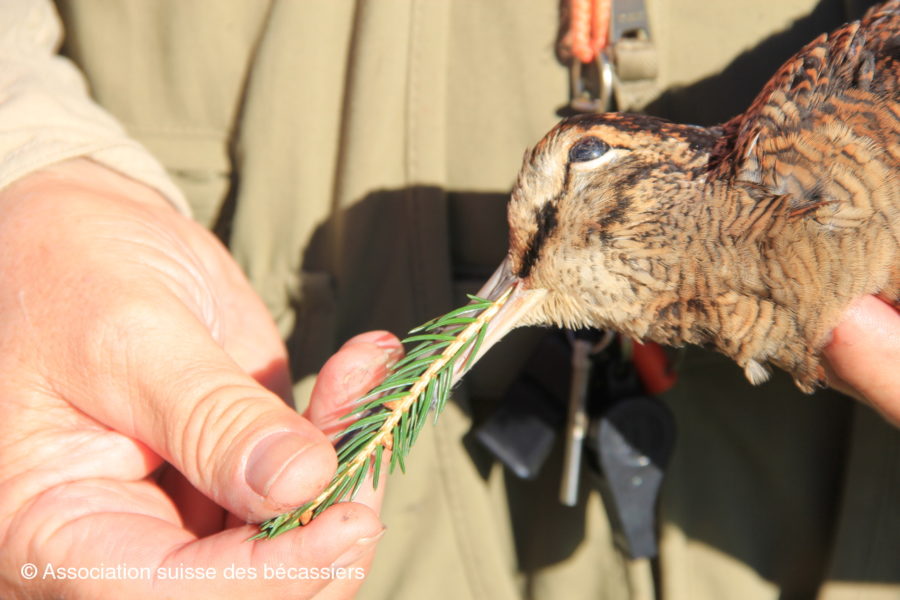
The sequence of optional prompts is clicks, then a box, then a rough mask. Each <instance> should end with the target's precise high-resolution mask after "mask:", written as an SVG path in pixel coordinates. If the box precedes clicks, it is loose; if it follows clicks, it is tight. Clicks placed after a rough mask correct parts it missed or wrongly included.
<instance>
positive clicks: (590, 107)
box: [569, 48, 615, 113]
mask: <svg viewBox="0 0 900 600" xmlns="http://www.w3.org/2000/svg"><path fill="white" fill-rule="evenodd" d="M569 77H570V83H571V89H570V98H571V99H570V100H569V108H570V109H572V110H573V111H575V112H580V113H602V112H608V111H609V110H611V109H612V98H613V86H614V85H615V79H614V75H613V66H612V61H611V60H610V58H609V53H608V52H607V50H606V49H605V48H604V49H603V50H602V51H601V52H600V53H599V54H598V55H597V60H595V61H594V62H592V63H582V62H581V61H580V60H578V59H575V58H573V59H572V65H571V67H570V69H569Z"/></svg>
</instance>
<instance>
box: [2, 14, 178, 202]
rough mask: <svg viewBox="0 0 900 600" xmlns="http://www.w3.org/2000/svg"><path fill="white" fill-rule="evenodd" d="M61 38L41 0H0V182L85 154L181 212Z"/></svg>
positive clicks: (156, 167) (156, 168)
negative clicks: (94, 95) (62, 49)
mask: <svg viewBox="0 0 900 600" xmlns="http://www.w3.org/2000/svg"><path fill="white" fill-rule="evenodd" d="M61 40H62V26H61V23H60V20H59V16H58V15H57V13H56V10H55V8H54V7H53V5H52V4H51V3H50V2H49V0H10V1H6V2H0V189H2V188H4V187H6V186H7V185H9V184H10V183H12V182H13V181H15V180H17V179H19V178H21V177H23V176H25V175H28V174H29V173H33V172H34V171H37V170H39V169H42V168H44V167H47V166H49V165H52V164H54V163H57V162H60V161H64V160H67V159H70V158H75V157H88V158H91V159H92V160H94V161H96V162H98V163H101V164H103V165H105V166H107V167H109V168H111V169H114V170H116V171H118V172H120V173H122V174H124V175H126V176H128V177H131V178H132V179H135V180H137V181H140V182H141V183H144V184H146V185H149V186H150V187H153V188H155V189H156V190H158V191H159V192H160V193H161V194H162V195H163V196H165V197H166V198H168V200H169V201H170V202H171V203H172V204H173V205H175V207H176V208H178V209H179V210H180V211H182V212H183V213H185V214H189V213H190V209H189V208H188V204H187V202H186V201H185V199H184V196H183V195H182V193H181V192H180V191H179V189H178V188H177V187H176V186H175V184H174V183H173V182H172V180H171V179H170V178H169V177H168V175H167V174H166V171H165V169H164V168H163V166H162V165H161V164H160V163H159V162H158V161H157V160H156V159H155V158H154V157H153V156H152V155H151V154H150V153H149V152H147V150H146V149H144V148H143V147H142V146H141V145H140V144H138V143H137V142H136V141H134V140H133V139H131V138H130V137H129V136H128V135H127V133H126V132H125V130H124V129H123V128H122V126H121V125H120V124H119V123H118V122H117V121H116V120H115V119H114V118H113V117H112V116H110V115H109V114H108V113H107V112H105V111H104V110H103V109H102V108H101V107H100V106H98V105H97V104H96V103H95V102H93V100H91V98H90V95H89V93H88V89H87V85H86V84H85V81H84V78H83V76H82V74H81V73H80V72H79V71H78V69H77V68H76V67H75V65H73V64H72V63H71V62H70V61H69V60H67V59H66V58H64V57H61V56H58V55H57V50H58V48H59V45H60V43H61Z"/></svg>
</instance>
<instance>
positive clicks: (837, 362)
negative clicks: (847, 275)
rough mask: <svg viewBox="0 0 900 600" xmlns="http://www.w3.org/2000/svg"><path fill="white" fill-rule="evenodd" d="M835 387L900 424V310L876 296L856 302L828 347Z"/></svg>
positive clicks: (830, 374)
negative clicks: (899, 311)
mask: <svg viewBox="0 0 900 600" xmlns="http://www.w3.org/2000/svg"><path fill="white" fill-rule="evenodd" d="M825 358H826V360H827V361H828V366H829V367H830V368H829V369H827V370H828V380H829V383H830V384H831V385H832V387H835V388H836V389H839V390H841V391H843V392H845V393H847V394H850V395H851V396H854V397H855V398H857V399H858V400H862V401H864V402H867V403H868V404H870V405H872V406H873V407H874V408H875V410H877V411H878V412H879V413H881V414H882V415H883V416H884V417H885V418H886V419H887V420H888V421H890V422H891V423H893V424H894V425H896V426H898V427H900V313H898V312H897V310H896V309H894V308H893V307H891V306H889V305H888V304H885V303H884V302H882V301H881V300H879V299H877V298H875V297H874V296H865V297H863V298H860V299H859V300H857V301H856V302H854V303H853V304H852V305H851V306H850V309H849V310H848V311H847V312H846V313H845V314H844V320H843V321H842V322H841V323H840V324H839V325H838V326H837V328H835V330H834V332H833V334H832V340H831V343H830V344H829V345H828V346H826V348H825Z"/></svg>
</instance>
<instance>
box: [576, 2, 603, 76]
mask: <svg viewBox="0 0 900 600" xmlns="http://www.w3.org/2000/svg"><path fill="white" fill-rule="evenodd" d="M611 14H612V0H569V34H568V36H567V37H568V39H569V44H570V46H571V49H572V55H573V56H574V57H575V58H577V59H578V60H579V61H581V62H583V63H590V62H593V61H595V60H597V56H598V55H599V54H600V51H601V50H603V49H604V48H605V47H606V44H607V40H609V21H610V15H611Z"/></svg>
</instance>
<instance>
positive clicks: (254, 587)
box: [0, 160, 400, 598]
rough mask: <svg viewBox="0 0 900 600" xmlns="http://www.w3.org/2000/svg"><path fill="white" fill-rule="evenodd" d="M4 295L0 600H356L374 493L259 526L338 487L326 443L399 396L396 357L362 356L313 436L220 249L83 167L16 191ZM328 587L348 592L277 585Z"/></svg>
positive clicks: (378, 346) (369, 549) (265, 320)
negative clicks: (389, 387)
mask: <svg viewBox="0 0 900 600" xmlns="http://www.w3.org/2000/svg"><path fill="white" fill-rule="evenodd" d="M0 274H2V275H0V283H2V285H0V545H2V548H3V552H2V553H0V596H2V597H4V598H8V597H28V598H33V597H51V596H52V597H61V596H65V597H68V598H97V597H123V596H126V595H127V597H130V598H143V597H148V598H149V597H153V598H157V597H172V598H178V597H215V598H230V597H240V598H245V597H250V596H255V595H260V596H261V595H263V594H265V595H266V597H282V596H290V597H299V598H307V597H312V596H314V595H316V594H321V595H319V596H316V597H328V598H333V597H347V596H350V595H352V594H353V593H354V592H355V591H356V589H357V588H358V587H359V585H360V584H361V583H362V581H361V579H360V578H359V575H361V574H363V571H361V570H360V569H365V568H367V566H368V564H369V562H370V560H371V558H372V555H373V550H374V546H375V542H376V541H377V539H378V537H379V536H380V535H381V533H382V531H383V526H382V524H381V522H380V520H379V519H378V517H377V515H376V512H375V511H376V510H377V509H378V506H379V504H380V497H379V495H378V494H376V493H374V492H372V490H371V486H368V487H367V486H364V487H363V490H364V491H362V492H361V493H360V496H359V497H358V500H357V502H356V503H344V504H339V505H336V506H334V507H332V508H331V509H330V510H328V511H326V512H324V513H323V514H322V515H321V516H319V517H318V518H317V519H316V520H315V521H314V522H312V523H310V524H309V525H307V526H306V527H303V528H299V529H295V530H293V531H290V532H288V533H285V534H284V535H282V536H280V537H278V538H275V539H272V540H263V541H257V542H248V541H247V539H248V538H249V537H250V536H252V535H253V534H255V533H256V532H257V528H256V527H255V526H253V525H247V524H245V523H246V522H247V521H251V522H256V521H260V520H262V519H265V518H268V517H271V516H274V515H276V514H278V513H280V512H283V511H284V510H286V509H288V508H291V507H293V506H296V505H299V504H302V503H303V502H304V501H306V500H307V499H309V498H311V497H313V496H315V495H316V494H317V493H318V492H319V491H320V490H321V489H322V488H324V486H325V485H326V484H327V483H328V482H329V480H330V478H331V476H332V474H333V472H334V469H335V466H336V457H335V453H334V450H333V448H332V446H331V444H330V442H329V440H328V438H327V437H326V436H325V435H324V434H323V433H322V432H321V431H320V429H319V428H318V427H322V428H325V427H328V426H329V425H332V426H333V424H334V418H335V415H336V414H338V413H341V412H343V409H345V408H346V407H347V405H348V404H349V403H350V402H351V401H352V400H353V399H354V398H355V397H357V396H358V395H360V394H361V393H364V392H365V391H366V390H367V389H369V388H370V387H371V386H372V385H374V384H375V383H377V382H378V381H380V379H381V378H383V376H384V375H385V373H386V371H387V368H388V365H389V362H390V361H391V360H393V358H394V357H395V356H396V355H397V354H399V352H400V344H399V342H398V341H397V339H396V338H394V337H393V336H392V335H390V334H387V333H384V332H380V333H379V332H373V333H369V334H364V335H362V336H358V337H357V338H354V339H353V340H351V341H350V342H348V343H347V345H345V346H344V347H343V348H342V349H341V351H340V352H338V353H337V354H335V356H333V357H332V359H331V360H330V361H329V362H328V363H327V364H326V366H325V367H324V368H323V370H322V372H321V375H320V378H319V381H318V383H317V386H316V389H315V391H314V392H313V402H312V403H311V406H310V408H309V410H308V411H307V416H308V417H309V419H310V420H307V419H306V418H304V417H302V416H300V415H298V414H297V413H296V412H294V411H293V410H292V409H291V408H289V407H288V406H287V405H286V404H285V402H284V400H288V399H289V395H290V379H289V377H288V373H287V368H286V366H285V365H286V364H287V363H286V355H285V350H284V348H283V345H282V344H281V341H280V337H279V335H278V332H277V330H276V329H275V326H274V324H273V323H272V321H271V319H270V317H269V316H268V313H267V311H266V310H265V308H264V306H263V305H262V303H261V301H260V300H259V299H258V298H257V296H256V295H255V294H254V293H253V292H252V290H251V288H250V286H249V284H248V283H247V282H246V280H245V279H244V277H243V275H242V274H241V273H240V270H239V269H238V267H237V265H236V264H235V263H234V262H233V260H232V259H231V257H230V256H229V255H228V253H227V252H226V250H225V249H224V248H223V247H222V246H221V245H220V244H219V243H218V242H217V241H216V240H215V238H213V237H212V236H211V235H210V234H209V233H208V232H206V231H205V230H204V229H203V228H202V227H200V226H198V225H197V224H195V223H193V222H191V221H190V220H189V219H187V218H185V217H183V216H181V215H179V214H178V213H176V212H175V211H174V210H173V209H172V208H171V207H169V206H168V204H167V203H165V201H164V200H163V199H162V198H161V197H159V196H158V195H157V194H156V193H155V192H153V191H152V190H150V189H149V188H146V187H144V186H142V185H140V184H138V183H136V182H134V181H131V180H129V179H127V178H125V177H122V176H120V175H118V174H116V173H114V172H112V171H109V170H107V169H105V168H103V167H101V166H99V165H97V164H95V163H92V162H90V161H87V160H76V161H71V162H68V163H63V164H61V165H58V166H56V167H54V168H52V169H49V170H46V171H43V172H40V173H35V174H33V175H31V176H29V177H26V178H23V179H21V180H20V181H18V182H16V183H15V184H13V185H12V186H10V187H8V188H6V189H4V190H2V191H0ZM248 373H249V374H250V375H248ZM251 375H252V376H251ZM261 384H262V385H261ZM267 388H268V389H267ZM269 390H272V391H269ZM273 392H274V393H273ZM279 396H280V397H279ZM310 421H311V422H310ZM317 426H318V427H317ZM28 563H30V564H32V565H34V567H35V568H36V572H34V575H35V576H34V577H33V578H32V579H29V578H27V576H28V575H30V573H29V572H28V567H26V565H27V564H28ZM48 565H52V567H51V568H53V569H61V568H62V569H72V571H70V572H69V573H71V574H72V575H74V576H75V577H78V578H77V579H72V578H60V577H59V576H56V577H54V576H52V575H48V572H47V571H46V570H45V569H47V567H48ZM123 565H124V567H122V566H123ZM231 565H234V567H235V568H243V569H245V571H244V572H243V575H244V578H243V579H240V578H231V579H229V578H228V573H227V572H226V569H227V568H228V567H230V566H231ZM331 566H334V567H344V568H345V569H346V571H345V572H344V575H345V578H343V579H335V580H328V579H323V578H321V577H316V575H319V574H322V573H323V571H309V572H306V573H307V577H306V578H303V577H302V572H299V571H293V572H292V573H293V578H291V577H290V575H289V574H288V572H287V571H282V572H281V573H282V575H281V576H279V575H278V573H279V572H278V571H276V570H275V569H278V567H284V568H296V567H307V568H311V569H322V568H328V567H331ZM119 567H122V568H125V567H127V568H131V569H133V571H131V572H130V575H129V574H128V572H125V573H126V574H125V575H124V576H123V575H119V578H118V579H113V578H110V577H111V575H115V573H116V572H119V573H121V571H115V569H118V568H119ZM266 567H268V568H270V569H272V571H270V572H269V575H270V577H268V578H267V577H266V572H265V568H266ZM79 568H80V569H94V571H86V570H82V571H77V570H76V569H79ZM100 568H106V569H107V571H105V573H106V574H107V578H101V572H100V571H98V569H100ZM160 568H162V569H163V571H162V572H160V571H159V570H158V569H160ZM201 568H202V569H203V571H199V570H197V569H201ZM251 568H252V569H255V572H251V571H249V570H248V569H251ZM109 569H113V571H109ZM143 569H146V572H147V577H145V576H144V572H143ZM209 569H214V571H209ZM188 571H191V574H193V575H195V576H196V575H201V574H202V575H206V576H209V578H208V579H198V578H187V576H186V573H187V572H188ZM160 573H162V575H161V574H160ZM251 573H253V576H251ZM67 574H68V573H66V572H64V573H63V575H67ZM179 574H180V575H181V576H182V577H181V578H176V577H177V576H178V575H179ZM231 574H232V575H233V576H235V577H237V576H238V575H239V573H238V572H237V571H235V572H232V573H231ZM163 575H169V578H168V579H166V578H164V577H163ZM339 576H340V575H339ZM123 577H124V578H123Z"/></svg>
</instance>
